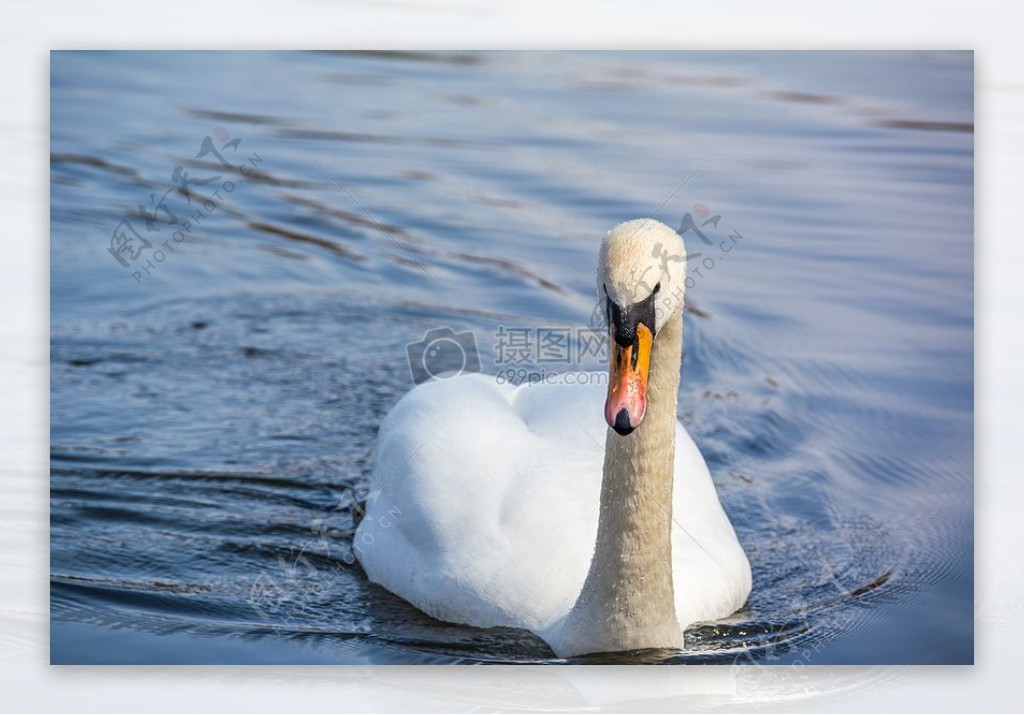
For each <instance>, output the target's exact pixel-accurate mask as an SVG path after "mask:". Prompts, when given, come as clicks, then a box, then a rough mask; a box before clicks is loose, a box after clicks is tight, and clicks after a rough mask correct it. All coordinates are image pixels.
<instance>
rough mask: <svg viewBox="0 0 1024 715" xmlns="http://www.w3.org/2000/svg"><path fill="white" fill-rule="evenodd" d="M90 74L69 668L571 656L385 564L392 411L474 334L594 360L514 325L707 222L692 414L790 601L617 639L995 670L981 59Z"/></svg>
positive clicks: (699, 260) (58, 267)
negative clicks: (384, 478)
mask: <svg viewBox="0 0 1024 715" xmlns="http://www.w3.org/2000/svg"><path fill="white" fill-rule="evenodd" d="M51 70H52V79H51V132H52V134H51V137H52V138H51V152H52V153H51V182H52V183H51V445H52V447H51V450H52V451H51V564H50V569H51V637H52V650H51V657H52V660H53V661H54V662H61V663H175V662H195V663H278V662H281V663H449V662H562V661H557V659H555V658H554V656H553V655H552V653H551V652H550V651H549V650H548V649H547V647H546V646H545V645H544V643H543V642H542V641H540V640H538V639H537V638H535V637H534V636H532V635H531V634H529V633H524V632H519V631H514V630H504V629H497V630H477V629H472V628H466V627H461V626H457V625H452V624H445V623H440V622H437V621H434V620H432V619H430V618H428V617H426V616H424V615H422V614H421V613H419V612H418V611H416V610H415V609H414V608H412V607H411V606H409V605H407V604H405V603H404V602H403V601H401V600H399V599H398V598H396V597H394V596H392V595H390V594H389V593H387V592H386V591H384V590H382V589H381V588H379V587H376V586H374V585H372V584H370V583H369V582H368V581H367V579H366V577H365V575H364V574H363V572H362V570H361V569H360V568H359V566H358V564H357V563H355V562H354V560H353V558H352V552H351V536H352V532H353V527H354V524H355V522H356V520H357V519H358V516H359V514H360V498H361V496H362V495H363V493H364V480H365V478H366V476H367V475H368V472H369V470H370V467H371V464H372V450H373V445H374V438H375V433H376V429H377V426H378V424H379V423H380V421H381V419H382V418H383V416H384V415H385V414H386V413H387V411H388V410H389V409H390V408H391V407H392V406H393V405H394V403H395V402H396V401H397V400H398V399H399V398H400V397H401V396H402V395H403V394H404V393H405V392H406V391H408V390H409V389H410V388H411V386H412V377H411V375H410V367H409V364H408V360H407V352H406V346H407V345H409V344H412V343H416V342H418V341H420V340H422V339H423V337H424V335H425V334H426V333H427V331H429V330H432V329H435V328H439V327H450V328H452V329H453V330H454V331H456V332H458V333H461V332H463V331H470V332H471V334H472V336H473V338H474V340H475V342H476V344H477V346H478V348H479V351H480V359H481V363H482V367H483V369H484V371H486V372H491V373H499V372H502V371H510V370H511V372H506V373H505V374H507V375H508V376H509V377H511V378H512V379H514V380H516V381H523V380H532V379H537V378H538V376H539V375H542V374H546V373H550V372H556V371H558V370H560V369H569V368H570V367H571V368H573V369H575V368H577V367H579V366H578V365H576V364H575V363H574V364H572V365H558V364H552V363H542V362H541V361H540V357H541V356H540V355H539V354H527V355H525V356H520V357H522V359H523V361H522V362H518V361H516V362H513V361H512V360H511V358H510V357H509V355H508V354H507V341H505V337H501V336H506V337H507V336H508V335H509V334H511V332H518V334H519V335H523V336H533V338H534V339H536V338H537V336H538V335H539V332H538V331H543V330H556V329H557V330H568V331H569V334H570V335H571V336H572V337H573V339H575V338H577V337H579V336H580V335H582V329H584V328H585V327H586V326H587V324H588V321H589V320H590V318H591V312H592V310H593V304H594V295H593V292H594V286H593V272H594V269H595V264H596V250H597V246H598V243H599V240H600V238H601V236H602V235H603V234H604V232H605V231H606V230H607V229H609V228H610V227H611V226H613V225H614V224H616V223H618V222H620V221H622V220H625V219H629V218H634V217H638V216H656V217H657V218H660V219H661V220H663V221H664V222H666V223H668V224H670V225H672V226H676V227H679V226H680V225H681V223H682V222H683V220H684V217H685V216H687V215H688V214H689V216H690V220H691V221H693V225H694V226H695V227H696V228H697V229H698V230H700V231H701V232H702V233H703V235H704V236H705V237H706V238H707V240H708V241H709V242H710V243H706V242H705V241H703V240H701V238H700V237H699V236H698V235H697V234H696V233H695V232H694V231H693V230H690V231H687V232H686V241H687V245H688V250H689V252H690V254H691V271H690V273H691V277H692V278H693V279H694V280H693V285H692V287H691V288H689V289H688V291H687V301H688V304H689V306H688V307H689V308H690V310H689V312H688V313H687V315H686V318H685V321H686V333H685V338H686V354H685V360H684V366H683V381H682V388H681V394H680V408H679V409H680V417H681V419H683V421H684V422H685V424H686V425H687V426H688V428H689V430H690V432H691V434H692V435H693V436H694V439H695V440H696V442H697V444H698V445H699V446H700V448H701V450H702V451H703V453H704V455H705V457H706V459H707V461H708V464H709V466H710V468H711V472H712V474H713V476H714V478H715V481H716V483H717V485H718V489H719V493H720V496H721V499H722V502H723V504H724V506H725V508H726V510H727V512H728V513H729V515H730V517H731V518H732V521H733V524H734V525H735V527H736V530H737V533H738V535H739V537H740V540H741V541H742V543H743V545H744V547H745V548H746V550H747V553H748V555H749V557H750V561H751V565H752V568H753V574H754V587H753V593H752V595H751V597H750V600H749V602H748V604H747V606H746V607H745V608H744V609H743V610H742V611H740V612H739V613H737V614H736V615H735V616H734V617H732V618H730V619H728V620H727V621H723V622H721V623H716V624H709V625H706V626H701V627H698V628H694V629H691V630H690V631H689V632H688V634H687V648H686V649H685V650H683V651H680V652H678V653H667V654H666V653H660V654H657V655H656V656H653V655H651V654H626V655H623V656H622V657H621V658H616V659H615V660H616V662H647V661H652V660H654V661H659V662H691V661H692V662H756V663H765V664H775V663H794V662H799V663H811V664H823V663H831V664H836V663H968V662H971V661H972V660H973V552H974V536H973V534H974V529H973V498H972V492H973V444H974V442H973V392H974V381H973V371H974V358H973V330H974V317H973V316H974V310H973V302H974V285H973V268H974V266H973V255H974V248H973V223H974V221H973V148H974V147H973V136H974V135H973V57H972V55H971V54H970V53H898V54H893V53H863V54H828V53H826V54H819V53H778V54H764V53H675V54H673V53H658V54H647V53H643V54H635V53H621V54H615V53H612V54H603V53H582V54H549V53H525V54H519V53H495V54H486V53H485V54H462V53H456V54H443V53H413V54H385V55H367V54H359V53H347V54H346V53H54V55H53V56H52V63H51ZM176 170H177V171H176ZM182 184H183V185H184V186H185V187H186V188H187V189H188V194H187V196H186V194H185V192H183V191H181V190H180V187H181V186H182ZM161 205H162V207H163V208H161ZM143 213H148V214H149V215H150V216H149V222H148V223H147V220H146V218H144V217H143V216H142V214H143ZM715 217H718V218H717V219H716V218H715ZM126 220H127V222H128V223H122V222H123V221H126ZM186 224H188V225H186ZM115 234H116V235H118V236H120V239H116V240H114V242H113V243H112V236H113V235H115ZM147 243H148V244H149V245H148V246H147V245H146V244H147ZM112 248H113V249H114V250H111V249H112ZM695 254H700V256H699V257H698V256H695ZM577 331H579V332H577ZM503 341H505V342H503ZM582 367H584V368H587V367H592V368H593V369H601V367H602V366H601V362H600V360H597V359H593V358H592V356H591V357H588V358H587V359H586V360H584V361H583V364H582ZM578 660H579V659H578ZM582 660H583V661H584V662H585V661H586V660H587V659H582Z"/></svg>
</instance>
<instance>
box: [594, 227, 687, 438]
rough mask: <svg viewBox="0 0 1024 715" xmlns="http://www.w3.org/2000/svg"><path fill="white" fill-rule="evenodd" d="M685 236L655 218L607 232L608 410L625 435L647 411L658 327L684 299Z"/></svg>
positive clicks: (602, 282)
mask: <svg viewBox="0 0 1024 715" xmlns="http://www.w3.org/2000/svg"><path fill="white" fill-rule="evenodd" d="M685 283H686V249H685V247H684V245H683V239H682V237H681V236H680V235H679V234H678V233H676V232H675V231H674V230H673V229H672V228H669V227H668V226H666V225H665V224H663V223H661V222H660V221H656V220H654V219H650V218H645V219H636V220H634V221H627V222H626V223H621V224H619V225H618V226H616V227H615V228H613V229H612V230H611V231H609V232H608V235H607V236H605V239H604V242H603V243H602V244H601V254H600V258H599V261H598V269H597V290H598V296H599V299H600V301H601V303H602V305H603V308H604V318H605V320H606V321H607V325H608V336H609V353H610V358H611V361H610V362H611V368H610V375H609V380H608V397H607V400H606V401H605V409H604V416H605V420H606V421H607V422H608V425H609V426H610V427H611V428H612V429H614V430H615V431H616V432H618V433H619V434H620V435H628V434H629V433H630V432H632V431H633V430H635V429H636V428H637V427H639V426H640V423H641V422H642V421H643V419H644V415H645V414H646V412H647V378H648V372H649V370H650V366H651V350H652V349H653V347H654V341H655V340H656V339H657V336H658V332H659V331H660V330H661V328H662V327H663V326H664V325H665V324H666V323H667V322H668V320H669V319H670V318H671V317H672V316H675V315H676V311H678V310H680V308H681V307H682V305H683V294H684V291H685Z"/></svg>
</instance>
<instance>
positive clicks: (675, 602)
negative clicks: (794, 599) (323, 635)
mask: <svg viewBox="0 0 1024 715" xmlns="http://www.w3.org/2000/svg"><path fill="white" fill-rule="evenodd" d="M648 221H649V220H648ZM634 223H635V222H634ZM650 223H651V224H654V226H653V230H644V231H641V232H640V233H641V234H643V235H642V236H641V237H642V239H643V241H644V242H645V244H646V245H641V246H640V247H636V246H634V247H632V248H633V249H636V250H634V251H633V252H634V253H636V252H639V254H643V253H644V251H646V253H648V254H652V255H653V254H654V253H656V251H651V250H649V249H650V248H651V245H650V244H652V241H653V238H660V239H663V240H664V241H670V237H669V234H668V233H665V231H668V232H671V236H672V237H674V238H675V240H676V241H679V239H678V236H677V235H676V234H675V233H674V232H672V231H671V229H668V228H667V227H664V226H663V225H662V224H658V223H657V222H653V221H651V222H650ZM623 226H627V227H628V226H630V224H623V225H622V226H620V227H619V228H618V229H616V231H620V234H619V235H620V236H621V235H622V234H621V230H622V227H623ZM634 228H635V226H634ZM641 228H644V229H646V228H648V227H647V226H642V227H641ZM632 233H633V234H635V233H636V231H635V230H634V231H633V232H632ZM651 234H653V238H652V235H651ZM611 238H612V239H614V232H613V235H611ZM635 238H636V236H635V235H630V236H629V239H630V240H631V241H632V240H635ZM608 243H609V239H606V242H605V246H604V248H603V250H602V264H605V263H607V262H608V261H614V260H615V259H614V257H613V256H611V255H610V254H614V252H615V250H616V247H615V246H609V245H608ZM679 243H680V244H681V241H679ZM659 245H660V244H659ZM670 245H671V246H672V248H673V250H679V249H678V248H677V247H676V245H675V244H674V243H673V244H670ZM619 248H622V246H619ZM627 248H628V246H627ZM631 250H632V249H631ZM634 258H635V257H634ZM638 260H641V259H635V260H634V263H635V262H636V261H638ZM622 262H623V261H622V259H621V258H620V260H619V263H620V265H621V263H622ZM626 262H627V263H628V261H626ZM631 267H632V268H636V267H637V266H636V265H633V266H631ZM602 268H603V272H604V273H605V274H606V275H603V276H602V275H601V274H600V272H599V280H603V281H604V282H605V283H606V284H607V282H608V281H607V279H608V278H614V275H613V274H612V272H611V271H609V270H608V267H607V266H604V265H603V266H602ZM680 283H681V281H680ZM663 285H664V278H663V281H662V282H659V288H658V290H657V291H655V292H654V293H653V294H651V295H652V296H653V295H655V294H658V293H659V292H660V291H661V290H662V289H663ZM630 289H632V288H630V287H629V285H628V284H626V283H622V284H621V285H618V286H615V285H613V286H612V287H611V288H610V289H606V290H608V291H609V301H610V302H609V305H610V306H613V305H615V304H614V303H613V302H612V301H622V303H623V304H628V305H632V303H631V302H630V301H631V300H632V299H633V298H635V297H637V296H638V295H641V294H643V293H645V292H647V293H649V292H650V286H648V287H647V288H646V289H645V288H635V289H633V290H634V292H635V295H633V296H631V297H630V298H623V297H622V295H621V294H622V293H623V292H624V291H626V290H630ZM616 291H617V292H616ZM612 293H616V295H615V297H614V298H613V297H612ZM664 308H665V310H664V311H663V315H661V316H660V317H659V318H658V319H655V318H654V317H653V313H651V317H649V318H648V319H647V320H646V323H649V324H651V327H653V328H656V329H657V334H656V338H655V339H654V340H653V348H652V349H651V352H650V383H649V385H647V386H646V389H647V392H648V394H647V395H641V396H640V397H644V400H642V402H643V404H642V405H641V406H640V407H636V402H637V400H638V399H639V397H638V396H637V395H636V394H633V393H630V395H627V396H626V397H621V396H620V397H621V399H622V400H626V402H623V405H624V406H623V408H622V410H621V411H627V408H629V410H632V412H630V414H629V415H626V414H622V415H618V417H619V418H620V419H622V420H629V421H631V422H632V424H630V425H627V426H626V427H623V425H622V423H621V422H616V414H612V412H616V413H617V412H618V411H620V410H618V402H615V400H613V397H612V392H611V391H609V390H611V388H610V387H609V385H608V382H609V378H608V376H607V375H606V374H605V373H596V372H594V373H566V374H564V375H562V376H560V377H559V378H558V379H556V380H549V381H545V382H543V383H530V384H525V385H521V386H513V385H509V384H499V382H497V381H496V380H495V378H493V377H488V376H485V375H481V374H468V375H460V376H457V377H448V378H441V379H434V380H432V381H430V382H427V383H424V384H422V385H418V386H417V387H415V388H414V389H413V390H411V391H410V392H409V393H408V394H407V395H405V396H404V397H403V398H402V399H401V400H400V401H399V403H398V404H397V405H396V406H395V407H394V408H393V409H392V411H391V412H390V413H389V414H388V416H387V417H386V418H385V419H384V421H383V423H382V424H381V427H380V431H379V436H378V443H377V452H376V461H375V466H374V469H373V473H372V476H371V478H370V493H369V496H368V498H367V502H366V513H365V516H364V518H363V520H362V521H361V522H360V525H359V527H358V529H357V531H356V534H355V536H354V539H353V544H354V549H355V552H356V555H357V557H358V558H359V561H360V563H361V564H362V566H363V568H364V569H365V571H366V573H367V575H368V577H369V578H370V580H372V581H374V582H376V583H378V584H380V585H382V586H384V587H385V588H386V589H388V590H389V591H391V592H392V593H395V594H397V595H398V596H401V597H402V598H404V599H405V600H407V601H409V602H410V603H412V604H413V605H414V606H416V607H417V608H419V609H420V610H422V611H424V612H425V613H427V614H429V615H431V616H433V617H435V618H438V619H441V620H444V621H451V622H456V623H464V624H468V625H471V626H478V627H493V626H511V627H517V628H525V629H528V630H530V631H533V632H534V633H536V634H537V635H539V636H540V637H541V638H543V639H544V640H545V641H546V642H547V643H548V644H549V645H550V646H551V648H552V650H553V651H554V652H555V653H556V654H557V655H558V656H560V657H564V656H570V655H578V654H583V653H598V652H609V651H616V650H632V649H635V648H650V647H666V648H682V647H683V631H684V629H685V628H686V627H687V626H689V625H690V624H693V623H696V622H702V621H710V620H716V619H720V618H723V617H725V616H728V615H729V614H731V613H733V612H734V611H736V610H737V609H738V608H740V607H741V606H742V605H743V603H744V602H745V601H746V598H747V596H748V594H749V592H750V585H751V577H750V567H749V564H748V562H747V558H746V555H745V554H744V552H743V549H742V547H741V546H740V544H739V542H738V540H737V538H736V535H735V532H734V531H733V528H732V525H731V524H730V523H729V520H728V517H727V516H726V514H725V512H724V510H723V509H722V506H721V504H720V503H719V501H718V496H717V493H716V491H715V486H714V483H713V482H712V480H711V475H710V473H709V471H708V467H707V465H706V464H705V462H704V459H703V457H702V456H701V454H700V451H699V450H698V449H697V446H696V445H695V444H694V442H693V440H692V439H691V438H690V436H689V435H688V434H687V432H686V430H685V428H684V427H683V426H682V424H680V423H679V421H678V420H677V418H676V395H677V392H678V384H679V365H680V360H681V340H682V319H681V314H682V299H681V296H679V299H678V300H675V299H673V300H666V303H665V306H664ZM610 310H615V308H614V307H613V308H610ZM609 320H610V321H612V322H614V321H613V320H612V318H609ZM615 320H616V321H620V322H621V320H625V319H623V318H622V316H621V315H616V316H615ZM617 324H618V323H616V325H617ZM613 327H614V326H613ZM639 330H640V334H642V333H643V330H644V328H642V327H640V328H639ZM630 339H632V340H634V341H639V340H640V338H639V337H638V336H637V335H633V336H632V338H630ZM613 347H614V345H613ZM621 349H622V350H625V351H626V352H625V353H623V354H624V355H626V358H625V362H624V365H628V362H629V360H628V355H629V353H628V350H629V348H628V347H626V348H621ZM634 349H635V348H634ZM616 354H618V353H616ZM633 362H634V366H635V363H636V354H635V353H634V359H633ZM613 363H614V360H613ZM623 369H626V368H623ZM627 371H628V370H627ZM606 392H607V401H606ZM616 399H618V398H616ZM630 400H632V401H630ZM602 405H604V409H602ZM609 405H611V406H612V407H609ZM609 410H611V411H609ZM645 411H646V416H644V414H643V413H644V412H645ZM603 413H604V414H606V419H604V420H603V419H602V414H603ZM634 413H636V414H634ZM638 419H639V420H642V422H641V423H640V424H639V426H637V423H636V420H638ZM609 425H614V428H609ZM620 430H621V431H620ZM622 432H625V433H626V434H622Z"/></svg>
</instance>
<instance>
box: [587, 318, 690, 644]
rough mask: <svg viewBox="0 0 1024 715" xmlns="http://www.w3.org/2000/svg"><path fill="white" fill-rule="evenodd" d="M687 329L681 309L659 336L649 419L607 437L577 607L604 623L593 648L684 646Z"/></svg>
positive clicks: (651, 379)
mask: <svg viewBox="0 0 1024 715" xmlns="http://www.w3.org/2000/svg"><path fill="white" fill-rule="evenodd" d="M682 331H683V326H682V315H681V310H677V311H676V312H675V313H674V314H673V315H672V316H671V317H670V318H669V319H668V321H666V323H665V325H664V326H663V327H662V329H661V331H659V333H658V335H657V338H656V339H655V341H654V347H653V349H652V355H651V368H650V373H649V383H648V393H647V394H648V402H647V411H646V415H645V417H644V420H643V422H641V424H640V426H639V427H637V429H636V430H634V431H633V432H632V433H631V434H629V435H627V436H621V435H619V434H617V433H616V432H614V431H613V430H611V429H609V430H608V434H607V437H606V445H605V461H604V474H603V478H602V482H601V506H600V517H599V520H598V533H597V543H596V547H595V551H594V557H593V560H592V562H591V565H590V571H589V573H588V575H587V580H586V582H585V585H584V588H583V591H582V592H581V594H580V598H579V600H578V601H577V605H576V609H574V610H578V611H580V613H578V614H577V615H579V616H580V618H581V619H586V620H588V621H590V622H591V623H593V624H595V626H596V624H600V627H601V629H602V635H601V636H600V638H599V643H598V646H599V648H598V650H595V651H593V652H598V651H599V650H603V651H616V650H632V649H638V648H663V647H664V648H678V647H681V646H682V632H681V631H680V629H679V622H678V620H677V618H676V613H675V595H674V591H673V585H672V541H671V536H672V476H673V470H674V464H675V436H676V406H677V398H678V392H679V380H680V376H679V372H680V364H681V362H682Z"/></svg>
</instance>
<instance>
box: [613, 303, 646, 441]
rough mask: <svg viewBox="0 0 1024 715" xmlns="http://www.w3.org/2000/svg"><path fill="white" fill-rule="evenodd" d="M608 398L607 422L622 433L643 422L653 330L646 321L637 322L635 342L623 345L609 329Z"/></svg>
mask: <svg viewBox="0 0 1024 715" xmlns="http://www.w3.org/2000/svg"><path fill="white" fill-rule="evenodd" d="M610 338H611V345H610V346H609V349H608V352H609V358H610V361H611V365H610V367H609V374H608V399H607V400H605V403H604V418H605V421H607V422H608V426H609V427H611V428H612V429H613V430H615V431H616V432H618V433H619V434H621V435H627V434H629V433H630V432H632V431H633V430H635V429H636V428H637V427H639V426H640V423H641V422H643V419H644V414H645V413H646V412H647V373H648V371H649V370H650V368H651V347H652V346H653V345H654V334H653V333H652V332H651V331H650V329H649V328H648V327H647V326H646V325H644V324H643V323H638V324H637V326H636V339H635V340H634V341H633V344H632V345H631V346H628V347H623V346H621V345H619V344H618V343H617V342H615V335H614V331H611V333H610Z"/></svg>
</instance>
